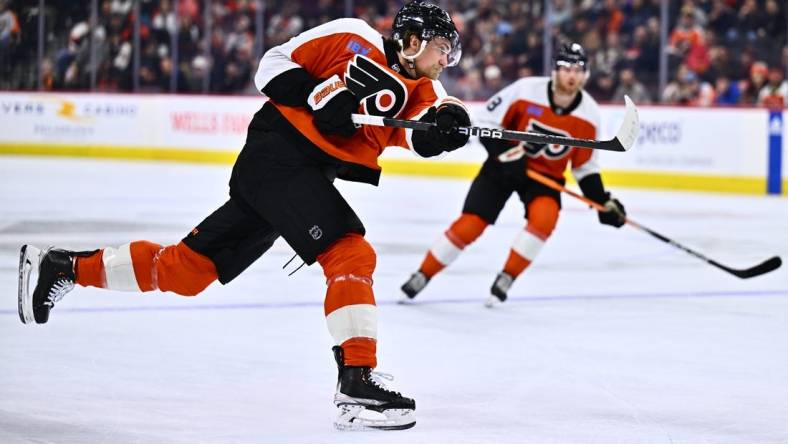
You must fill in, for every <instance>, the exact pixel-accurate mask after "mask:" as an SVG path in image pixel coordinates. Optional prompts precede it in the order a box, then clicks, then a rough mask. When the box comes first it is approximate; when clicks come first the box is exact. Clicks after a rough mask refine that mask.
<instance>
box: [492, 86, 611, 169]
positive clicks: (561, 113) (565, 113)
mask: <svg viewBox="0 0 788 444" xmlns="http://www.w3.org/2000/svg"><path fill="white" fill-rule="evenodd" d="M549 82H550V78H549V77H528V78H523V79H520V80H518V81H516V82H514V83H512V84H511V85H509V86H507V87H506V88H504V89H503V90H501V91H500V92H499V93H498V94H496V95H494V96H493V97H492V98H491V99H490V100H488V101H487V104H486V106H485V110H484V111H483V112H482V113H481V114H480V115H479V117H478V122H479V125H481V126H490V127H496V128H505V129H509V130H515V131H530V132H538V133H546V134H554V135H560V136H567V137H574V138H581V139H596V138H597V134H598V133H599V125H600V120H601V114H600V111H599V105H598V104H597V103H596V101H595V100H594V98H593V97H591V95H589V94H588V93H587V92H585V91H584V90H581V91H580V93H579V94H578V96H577V99H576V100H575V102H574V103H573V104H572V105H570V106H569V107H568V108H566V109H560V108H556V109H554V108H553V107H552V106H551V98H550V93H549V89H548V83H549ZM524 148H525V150H526V155H527V156H528V168H531V169H533V170H536V171H538V172H540V173H543V174H546V175H548V176H551V177H553V178H556V179H561V178H563V176H564V171H566V168H567V166H568V165H570V162H571V167H572V174H573V175H574V177H575V179H576V180H577V181H578V182H579V181H580V180H582V179H583V178H585V177H586V176H588V175H589V174H593V173H599V166H598V162H597V157H598V154H597V151H594V150H591V149H588V148H578V147H571V146H566V145H555V144H545V145H538V144H524ZM523 173H524V172H523Z"/></svg>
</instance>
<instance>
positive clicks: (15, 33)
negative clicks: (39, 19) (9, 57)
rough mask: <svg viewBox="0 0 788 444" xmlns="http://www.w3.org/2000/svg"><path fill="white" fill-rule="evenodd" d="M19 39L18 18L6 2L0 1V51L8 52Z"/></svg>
mask: <svg viewBox="0 0 788 444" xmlns="http://www.w3.org/2000/svg"><path fill="white" fill-rule="evenodd" d="M18 39H19V18H18V17H17V16H16V13H15V12H14V11H13V10H11V7H10V6H9V4H8V0H0V51H6V50H8V49H9V48H10V47H11V45H12V44H13V43H15V42H16V41H18Z"/></svg>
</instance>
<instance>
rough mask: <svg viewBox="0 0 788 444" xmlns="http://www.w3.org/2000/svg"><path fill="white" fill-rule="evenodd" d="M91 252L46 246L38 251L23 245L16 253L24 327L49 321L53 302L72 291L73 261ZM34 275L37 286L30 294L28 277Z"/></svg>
mask: <svg viewBox="0 0 788 444" xmlns="http://www.w3.org/2000/svg"><path fill="white" fill-rule="evenodd" d="M92 253H93V252H80V253H77V252H73V251H66V250H61V249H58V248H53V247H49V248H47V249H46V250H43V251H41V250H39V249H38V248H36V247H34V246H32V245H23V246H22V250H21V251H20V252H19V319H20V320H21V321H22V323H24V324H31V323H33V321H35V322H36V323H38V324H43V323H45V322H46V321H47V320H49V311H50V310H51V309H52V307H54V306H55V302H57V301H59V300H60V299H62V298H63V296H65V294H66V293H68V292H69V291H71V289H73V288H74V280H75V277H74V260H75V258H76V257H77V256H83V255H84V256H87V255H90V254H92ZM31 275H35V276H36V286H35V288H34V290H33V292H32V293H31V292H30V277H31Z"/></svg>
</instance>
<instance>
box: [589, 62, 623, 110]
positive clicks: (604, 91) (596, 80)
mask: <svg viewBox="0 0 788 444" xmlns="http://www.w3.org/2000/svg"><path fill="white" fill-rule="evenodd" d="M585 89H586V91H588V93H589V94H591V97H594V98H595V99H596V100H597V101H599V102H603V103H604V102H609V101H610V100H611V99H612V98H613V93H614V92H615V90H616V79H615V77H614V76H613V73H611V72H610V71H605V70H602V69H594V66H593V65H591V80H590V81H589V82H588V85H587V86H586V87H585Z"/></svg>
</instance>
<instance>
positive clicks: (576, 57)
mask: <svg viewBox="0 0 788 444" xmlns="http://www.w3.org/2000/svg"><path fill="white" fill-rule="evenodd" d="M572 65H577V66H580V67H581V68H583V71H585V76H584V77H583V84H585V83H586V82H587V81H588V78H589V77H591V69H589V66H588V56H586V51H585V50H584V49H583V47H582V46H580V44H579V43H564V44H563V45H561V46H560V47H559V48H558V51H556V53H555V57H553V82H555V71H556V70H558V68H559V67H561V66H564V67H570V66H572Z"/></svg>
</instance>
